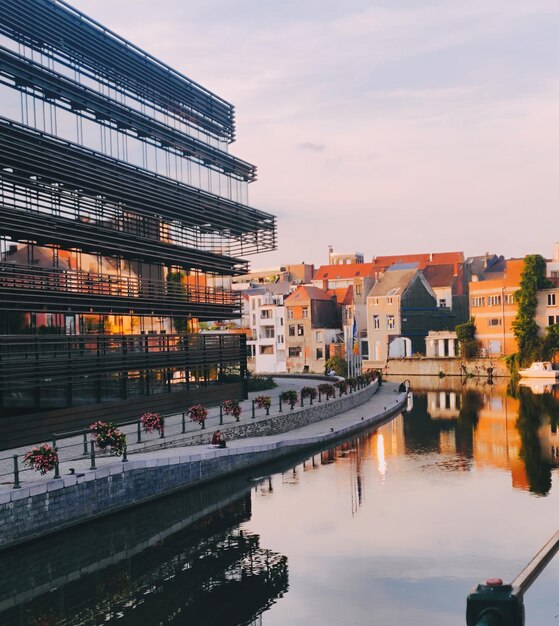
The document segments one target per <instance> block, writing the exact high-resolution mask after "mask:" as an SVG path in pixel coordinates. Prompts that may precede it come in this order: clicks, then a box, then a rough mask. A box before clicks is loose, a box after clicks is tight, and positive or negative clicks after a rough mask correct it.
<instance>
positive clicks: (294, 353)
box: [289, 346, 301, 357]
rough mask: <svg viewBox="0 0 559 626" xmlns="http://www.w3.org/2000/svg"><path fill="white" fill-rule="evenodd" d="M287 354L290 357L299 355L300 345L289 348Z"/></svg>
mask: <svg viewBox="0 0 559 626" xmlns="http://www.w3.org/2000/svg"><path fill="white" fill-rule="evenodd" d="M289 356H290V357H298V356H301V347H300V346H297V347H296V348H289Z"/></svg>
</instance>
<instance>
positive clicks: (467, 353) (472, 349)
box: [455, 317, 479, 359]
mask: <svg viewBox="0 0 559 626" xmlns="http://www.w3.org/2000/svg"><path fill="white" fill-rule="evenodd" d="M455 330H456V337H457V339H458V344H459V346H460V356H462V357H463V358H464V359H474V358H475V357H477V356H478V355H479V341H478V340H477V339H476V326H475V318H473V317H471V318H470V319H469V320H468V321H467V322H465V323H464V324H458V326H456V329H455Z"/></svg>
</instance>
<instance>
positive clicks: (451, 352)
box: [448, 339, 456, 356]
mask: <svg viewBox="0 0 559 626" xmlns="http://www.w3.org/2000/svg"><path fill="white" fill-rule="evenodd" d="M448 356H456V342H455V341H454V339H449V340H448Z"/></svg>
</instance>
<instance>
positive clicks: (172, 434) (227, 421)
mask: <svg viewBox="0 0 559 626" xmlns="http://www.w3.org/2000/svg"><path fill="white" fill-rule="evenodd" d="M369 384H370V383H368V382H366V381H360V382H358V383H357V384H356V385H355V386H353V387H352V386H348V387H347V389H346V390H345V391H344V390H343V389H342V388H338V389H337V390H336V391H337V393H336V392H335V393H334V395H333V396H327V395H326V394H322V393H321V392H320V391H319V390H318V388H317V394H316V396H315V397H314V398H312V397H310V398H308V397H303V395H302V394H301V393H300V392H299V393H298V394H297V399H296V402H295V404H293V405H292V406H291V405H290V404H289V403H288V402H287V401H286V400H285V399H282V395H281V394H279V395H278V396H276V397H275V398H273V403H274V406H270V407H266V406H262V407H258V406H257V403H256V401H255V400H250V401H249V403H248V407H247V406H246V404H245V406H244V407H243V409H244V411H243V413H242V414H241V417H240V418H239V419H236V418H235V417H234V416H232V415H227V414H226V412H225V410H224V405H223V404H221V405H219V406H217V407H212V408H209V409H208V416H207V419H206V421H203V422H202V423H201V424H199V425H197V424H196V422H192V421H191V420H190V419H189V418H188V412H187V411H182V412H180V413H177V412H168V413H161V421H162V430H161V432H157V431H155V432H152V433H148V432H145V431H144V430H143V427H142V422H141V419H140V418H138V419H136V420H131V421H128V422H121V423H119V424H118V429H119V430H120V431H121V432H123V433H124V434H125V437H126V445H125V452H124V456H123V458H122V461H123V462H127V460H128V458H127V454H128V452H131V451H133V452H138V451H140V450H141V449H143V448H147V447H149V444H152V446H153V445H155V444H156V443H157V440H158V439H165V438H175V439H178V440H180V438H181V435H185V437H184V439H188V438H189V436H195V435H197V434H198V433H200V431H203V430H205V428H206V422H208V423H209V426H210V427H211V428H212V429H213V428H214V427H216V426H224V425H225V426H227V425H233V424H235V423H237V422H239V421H240V420H241V419H242V418H243V417H244V418H245V420H246V419H247V418H248V419H249V420H250V419H256V418H257V417H268V416H270V417H275V416H278V415H281V414H283V413H285V412H289V411H290V410H295V409H296V408H297V407H300V408H304V407H305V406H310V405H313V404H315V403H322V402H331V401H333V400H335V399H339V398H340V397H341V396H342V395H347V394H350V393H353V392H354V391H358V390H359V389H363V388H365V387H367V386H368V385H369ZM262 395H265V392H263V393H262ZM48 439H49V443H50V444H51V445H52V447H53V448H56V450H57V452H58V458H59V463H68V462H73V463H76V464H77V465H78V468H77V469H78V470H80V469H82V470H85V469H96V462H97V460H98V457H101V458H107V457H108V456H111V454H109V453H108V452H103V451H100V450H98V449H97V448H96V446H95V440H94V438H93V437H92V434H91V431H90V429H89V428H82V429H78V430H72V431H65V432H62V433H52V434H51V436H50V437H49V438H48ZM209 439H210V435H209V434H208V440H209ZM34 447H36V446H29V447H26V448H25V449H24V448H23V447H22V448H18V449H16V450H11V451H10V453H9V454H5V455H4V456H0V487H1V486H2V485H11V486H12V487H13V488H14V489H19V488H20V487H21V484H22V482H23V481H22V476H31V475H32V473H34V472H35V470H34V469H33V468H31V467H27V466H26V465H25V464H24V456H25V454H26V452H28V451H29V450H31V449H33V448H34ZM113 458H114V457H113ZM71 470H72V471H71V473H74V471H75V470H76V468H71ZM35 476H36V475H35ZM59 477H60V475H59V469H58V466H57V467H56V468H55V475H54V478H59ZM28 480H29V482H31V480H32V479H31V478H29V479H28Z"/></svg>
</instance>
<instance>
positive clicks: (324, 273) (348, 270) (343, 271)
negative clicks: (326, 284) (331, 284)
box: [313, 263, 373, 280]
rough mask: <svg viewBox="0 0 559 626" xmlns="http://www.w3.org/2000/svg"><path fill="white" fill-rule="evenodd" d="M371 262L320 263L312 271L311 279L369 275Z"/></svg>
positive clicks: (334, 278)
mask: <svg viewBox="0 0 559 626" xmlns="http://www.w3.org/2000/svg"><path fill="white" fill-rule="evenodd" d="M372 270H373V263H346V264H343V263H340V264H339V265H321V266H320V267H319V268H318V269H317V270H316V272H315V273H314V276H313V280H336V279H342V278H356V277H363V276H371V275H372Z"/></svg>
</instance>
